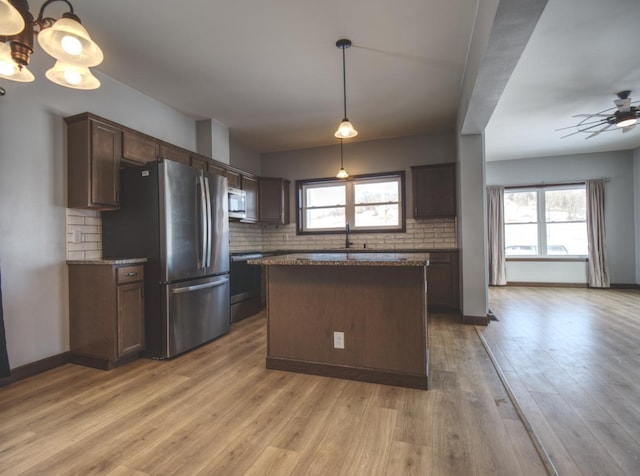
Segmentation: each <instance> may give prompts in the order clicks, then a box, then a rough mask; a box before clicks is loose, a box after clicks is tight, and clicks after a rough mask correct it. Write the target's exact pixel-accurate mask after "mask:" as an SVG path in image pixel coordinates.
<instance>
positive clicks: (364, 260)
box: [248, 252, 429, 266]
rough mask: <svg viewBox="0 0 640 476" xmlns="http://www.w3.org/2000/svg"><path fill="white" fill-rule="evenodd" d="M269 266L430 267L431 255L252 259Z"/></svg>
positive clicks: (308, 255) (311, 255) (301, 255)
mask: <svg viewBox="0 0 640 476" xmlns="http://www.w3.org/2000/svg"><path fill="white" fill-rule="evenodd" d="M248 263H249V264H261V265H267V266H428V265H429V253H358V252H342V253H294V254H288V255H276V256H265V257H264V258H258V259H252V260H249V261H248Z"/></svg>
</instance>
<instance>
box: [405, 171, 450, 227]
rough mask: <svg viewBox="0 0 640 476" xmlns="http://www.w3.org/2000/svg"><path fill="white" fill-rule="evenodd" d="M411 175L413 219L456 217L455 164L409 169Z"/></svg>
mask: <svg viewBox="0 0 640 476" xmlns="http://www.w3.org/2000/svg"><path fill="white" fill-rule="evenodd" d="M411 175H412V176H413V217H414V218H453V217H455V216H456V164H452V163H449V164H436V165H421V166H416V167H411Z"/></svg>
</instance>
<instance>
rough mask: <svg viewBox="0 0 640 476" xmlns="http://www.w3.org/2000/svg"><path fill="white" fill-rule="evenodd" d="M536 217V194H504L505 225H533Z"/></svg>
mask: <svg viewBox="0 0 640 476" xmlns="http://www.w3.org/2000/svg"><path fill="white" fill-rule="evenodd" d="M537 217H538V212H537V208H536V192H505V194H504V222H505V223H535V222H537V221H538V219H537Z"/></svg>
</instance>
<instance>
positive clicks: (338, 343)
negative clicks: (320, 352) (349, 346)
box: [333, 332, 344, 349]
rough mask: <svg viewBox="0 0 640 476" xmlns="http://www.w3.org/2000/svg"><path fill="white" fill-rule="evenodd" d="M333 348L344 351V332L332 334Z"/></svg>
mask: <svg viewBox="0 0 640 476" xmlns="http://www.w3.org/2000/svg"><path fill="white" fill-rule="evenodd" d="M333 348H334V349H344V332H334V333H333Z"/></svg>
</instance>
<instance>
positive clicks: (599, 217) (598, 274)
mask: <svg viewBox="0 0 640 476" xmlns="http://www.w3.org/2000/svg"><path fill="white" fill-rule="evenodd" d="M586 190H587V236H588V240H589V287H592V288H608V287H610V282H609V266H608V265H607V254H606V251H605V242H604V180H603V179H598V180H587V182H586Z"/></svg>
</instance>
